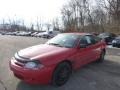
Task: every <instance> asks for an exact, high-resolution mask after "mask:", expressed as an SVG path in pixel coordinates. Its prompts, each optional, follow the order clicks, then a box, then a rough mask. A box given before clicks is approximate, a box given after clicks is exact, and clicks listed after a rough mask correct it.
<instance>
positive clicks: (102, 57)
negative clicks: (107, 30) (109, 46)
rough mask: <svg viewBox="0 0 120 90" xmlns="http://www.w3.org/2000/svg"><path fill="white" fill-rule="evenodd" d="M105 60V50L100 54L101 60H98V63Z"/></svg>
mask: <svg viewBox="0 0 120 90" xmlns="http://www.w3.org/2000/svg"><path fill="white" fill-rule="evenodd" d="M104 59H105V51H104V50H103V51H102V52H101V54H100V58H99V59H98V62H103V61H104Z"/></svg>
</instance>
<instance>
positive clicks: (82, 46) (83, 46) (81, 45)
mask: <svg viewBox="0 0 120 90" xmlns="http://www.w3.org/2000/svg"><path fill="white" fill-rule="evenodd" d="M87 46H88V45H87V44H80V48H86V47H87Z"/></svg>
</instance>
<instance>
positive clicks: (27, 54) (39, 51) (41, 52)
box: [18, 44, 70, 59]
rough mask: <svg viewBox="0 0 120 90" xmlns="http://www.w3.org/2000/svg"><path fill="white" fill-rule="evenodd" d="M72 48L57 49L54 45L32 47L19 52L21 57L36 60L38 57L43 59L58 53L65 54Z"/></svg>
mask: <svg viewBox="0 0 120 90" xmlns="http://www.w3.org/2000/svg"><path fill="white" fill-rule="evenodd" d="M69 49H70V48H65V47H57V46H53V45H47V44H41V45H36V46H32V47H29V48H26V49H23V50H20V51H19V52H18V55H19V56H20V57H24V58H30V59H34V58H36V57H43V56H48V55H51V54H52V55H53V54H56V53H63V52H66V51H69Z"/></svg>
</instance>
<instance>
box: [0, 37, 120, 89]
mask: <svg viewBox="0 0 120 90" xmlns="http://www.w3.org/2000/svg"><path fill="white" fill-rule="evenodd" d="M46 41H47V40H46V39H42V38H34V37H20V36H1V35H0V90H5V89H6V90H120V49H117V48H108V49H107V55H106V57H105V61H104V62H103V63H91V64H89V65H86V66H84V67H82V68H80V69H79V70H77V71H74V72H73V74H72V76H71V78H70V80H69V81H68V82H67V83H66V84H65V85H64V86H62V87H53V86H51V85H34V86H33V85H28V84H26V83H24V82H22V81H20V80H19V79H17V78H15V77H14V76H13V74H12V72H11V71H10V69H9V60H10V59H11V57H12V56H13V55H14V53H15V52H16V51H18V50H20V49H23V48H26V47H29V46H32V45H37V44H41V43H45V42H46Z"/></svg>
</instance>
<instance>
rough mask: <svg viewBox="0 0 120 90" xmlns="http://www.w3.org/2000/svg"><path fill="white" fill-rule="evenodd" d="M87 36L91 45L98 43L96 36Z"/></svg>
mask: <svg viewBox="0 0 120 90" xmlns="http://www.w3.org/2000/svg"><path fill="white" fill-rule="evenodd" d="M86 37H87V41H88V44H89V45H92V44H95V43H96V41H95V39H94V37H93V36H92V35H88V36H86Z"/></svg>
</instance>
